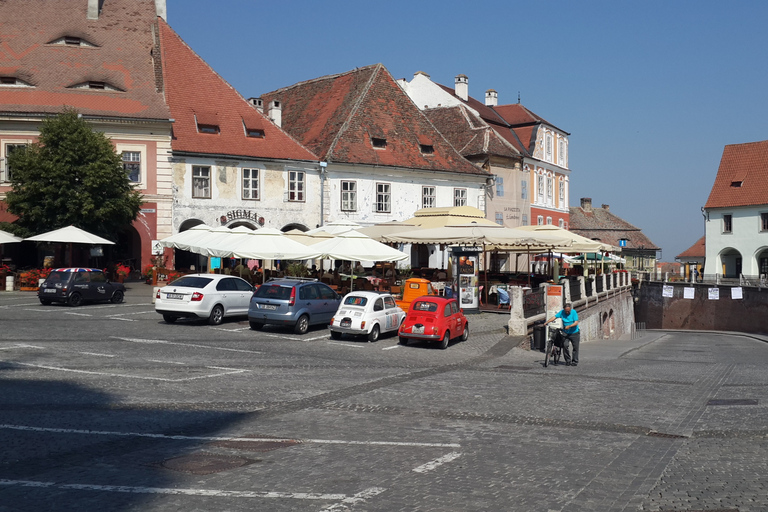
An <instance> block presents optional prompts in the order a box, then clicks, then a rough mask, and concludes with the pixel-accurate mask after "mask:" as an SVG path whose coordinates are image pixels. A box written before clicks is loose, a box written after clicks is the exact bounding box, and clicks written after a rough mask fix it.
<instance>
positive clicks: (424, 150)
mask: <svg viewBox="0 0 768 512" xmlns="http://www.w3.org/2000/svg"><path fill="white" fill-rule="evenodd" d="M419 148H420V149H421V154H422V155H434V154H435V146H433V145H431V144H419Z"/></svg>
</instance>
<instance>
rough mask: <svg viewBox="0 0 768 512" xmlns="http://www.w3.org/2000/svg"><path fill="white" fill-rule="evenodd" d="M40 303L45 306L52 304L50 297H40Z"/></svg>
mask: <svg viewBox="0 0 768 512" xmlns="http://www.w3.org/2000/svg"><path fill="white" fill-rule="evenodd" d="M40 304H42V305H43V306H50V305H51V301H49V300H48V299H40Z"/></svg>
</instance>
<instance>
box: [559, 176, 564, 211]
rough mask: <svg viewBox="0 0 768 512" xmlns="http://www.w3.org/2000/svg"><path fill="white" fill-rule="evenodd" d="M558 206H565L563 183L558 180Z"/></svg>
mask: <svg viewBox="0 0 768 512" xmlns="http://www.w3.org/2000/svg"><path fill="white" fill-rule="evenodd" d="M560 206H565V181H564V180H562V179H561V180H560Z"/></svg>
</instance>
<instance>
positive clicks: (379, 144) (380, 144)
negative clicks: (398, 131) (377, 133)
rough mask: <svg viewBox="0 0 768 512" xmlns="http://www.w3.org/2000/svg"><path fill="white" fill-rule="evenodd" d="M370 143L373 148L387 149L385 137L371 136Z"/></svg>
mask: <svg viewBox="0 0 768 512" xmlns="http://www.w3.org/2000/svg"><path fill="white" fill-rule="evenodd" d="M371 145H372V146H373V147H374V148H375V149H387V139H383V138H381V137H371Z"/></svg>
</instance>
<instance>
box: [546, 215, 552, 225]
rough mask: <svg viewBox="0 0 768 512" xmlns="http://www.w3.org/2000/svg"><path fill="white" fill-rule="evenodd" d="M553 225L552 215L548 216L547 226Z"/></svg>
mask: <svg viewBox="0 0 768 512" xmlns="http://www.w3.org/2000/svg"><path fill="white" fill-rule="evenodd" d="M551 225H552V217H547V226H551Z"/></svg>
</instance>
